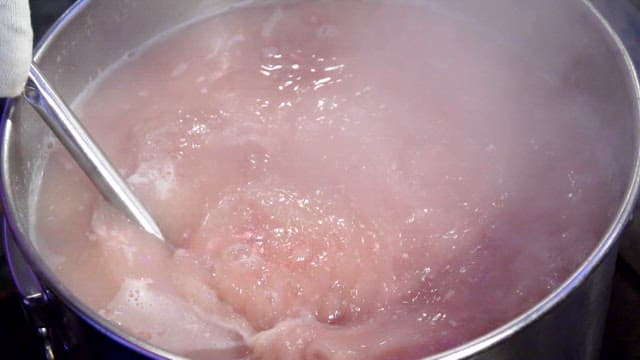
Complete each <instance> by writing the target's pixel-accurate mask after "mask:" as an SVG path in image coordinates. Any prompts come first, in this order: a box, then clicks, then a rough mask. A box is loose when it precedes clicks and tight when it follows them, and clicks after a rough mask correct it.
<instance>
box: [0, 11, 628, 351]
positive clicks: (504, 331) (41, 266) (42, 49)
mask: <svg viewBox="0 0 640 360" xmlns="http://www.w3.org/2000/svg"><path fill="white" fill-rule="evenodd" d="M92 1H93V0H79V1H77V2H75V3H74V4H73V5H71V7H70V8H69V9H68V10H67V11H66V12H65V13H64V14H63V15H62V16H61V17H60V18H58V20H57V21H56V22H55V23H54V24H53V25H52V26H51V28H50V29H49V30H48V31H47V32H46V34H45V35H44V36H43V37H42V39H41V40H40V41H39V42H38V44H37V46H36V47H35V49H34V58H33V61H34V62H36V63H37V62H38V61H39V60H40V59H41V58H42V56H44V54H45V53H46V51H47V49H48V48H49V46H50V44H51V43H52V42H53V41H54V40H55V39H56V38H57V37H58V35H59V33H60V31H61V30H62V29H63V28H65V27H66V26H67V25H68V24H69V23H70V22H71V21H72V20H73V19H75V18H76V17H77V16H81V14H82V12H83V10H84V9H85V7H87V6H88V5H89V3H91V2H92ZM578 1H579V2H580V3H582V4H583V5H584V6H586V7H587V8H588V9H589V11H590V13H591V15H592V16H593V17H594V25H595V26H600V27H602V31H604V32H605V35H606V36H607V37H608V38H609V39H608V40H609V41H611V43H612V45H613V46H615V48H616V49H617V50H618V52H619V58H618V59H617V60H618V61H620V60H622V63H621V64H619V66H623V67H624V70H625V72H626V77H627V81H628V84H626V86H627V87H628V88H629V90H630V91H631V94H630V95H631V96H632V97H633V99H634V101H633V107H634V109H633V110H634V118H635V119H634V124H635V130H636V134H640V82H639V80H638V76H637V73H636V71H635V66H634V64H633V61H632V60H631V57H630V55H629V53H628V51H627V49H626V48H625V46H624V44H623V42H622V40H621V39H620V37H619V36H618V35H617V33H616V32H615V31H614V30H613V28H612V26H611V25H610V24H609V22H608V21H607V20H606V19H605V18H604V16H603V15H602V14H601V13H600V12H599V11H598V10H597V9H596V8H595V6H594V5H592V4H591V3H590V2H589V1H588V0H578ZM17 101H22V100H20V99H19V98H13V99H7V102H6V104H5V109H4V112H3V113H2V117H1V118H0V119H1V120H2V122H3V123H2V124H0V127H1V128H0V131H1V132H2V135H1V138H0V140H1V141H2V144H1V145H0V159H2V165H1V170H2V174H1V181H2V188H1V189H0V190H1V191H0V196H1V200H2V203H3V205H4V208H5V209H6V210H8V211H6V212H5V216H6V218H7V220H8V222H9V225H10V227H11V229H12V231H13V233H14V235H15V237H16V240H17V241H16V243H17V245H18V248H19V249H20V250H21V252H22V253H23V255H24V256H25V259H26V261H27V263H28V264H29V265H30V266H31V267H32V269H33V270H34V272H35V273H36V275H37V276H38V278H40V279H43V280H44V283H45V284H46V285H48V286H46V287H51V288H53V289H54V290H53V292H54V294H55V295H56V296H58V297H60V298H61V299H63V300H64V302H65V304H66V305H67V306H69V307H70V308H71V309H72V310H73V311H74V312H75V313H76V314H78V315H79V316H80V317H81V318H83V319H84V320H85V321H86V322H88V323H89V324H90V325H91V326H93V327H94V328H96V329H97V330H99V331H100V332H102V333H103V334H105V335H106V336H108V337H109V338H111V339H113V340H115V341H117V342H118V343H120V344H122V345H124V346H125V347H128V348H131V349H133V350H135V351H137V352H139V353H141V354H144V355H146V356H149V357H151V358H170V359H183V357H180V356H177V355H175V354H172V353H170V352H168V351H166V350H163V349H161V348H159V347H157V346H155V345H152V344H149V343H147V342H145V341H143V340H141V339H139V338H137V337H135V336H133V335H131V334H129V333H128V332H126V331H125V330H123V329H121V328H119V327H118V326H116V325H115V324H113V323H112V322H111V321H108V320H107V319H105V318H103V317H102V316H100V315H99V314H98V313H96V312H95V311H93V310H92V309H90V308H89V307H88V306H87V305H85V304H84V303H83V302H82V301H81V300H80V299H79V298H78V297H76V296H75V295H74V294H73V293H71V291H70V290H69V289H68V288H67V287H66V286H65V285H64V284H63V283H62V282H61V281H60V280H59V279H58V278H57V277H56V276H55V274H54V273H53V271H52V270H51V269H50V268H49V266H48V265H47V264H46V263H45V262H44V260H43V259H42V258H41V257H40V256H39V255H38V252H37V250H36V248H35V246H34V244H33V243H32V242H31V241H28V240H27V239H28V238H29V236H28V233H29V232H28V230H27V229H25V228H24V227H23V226H21V224H20V223H19V221H18V219H17V218H16V216H15V209H16V206H15V199H14V198H13V196H12V195H11V191H10V190H11V186H10V185H11V184H12V181H11V178H10V176H9V173H10V170H9V168H8V161H7V156H8V155H7V154H8V153H9V141H8V140H9V135H10V134H11V132H12V119H11V118H12V114H13V110H14V107H15V104H16V102H17ZM634 152H635V157H634V165H633V171H632V172H631V175H630V176H631V179H629V180H630V181H629V186H628V188H627V190H626V192H625V195H624V198H623V200H622V202H621V204H620V206H619V208H618V210H617V212H616V216H615V217H614V219H613V220H612V222H611V224H610V225H609V227H608V229H607V231H606V233H605V234H604V235H603V236H602V238H601V240H600V241H599V242H598V245H597V246H596V248H595V249H594V250H593V251H592V252H591V254H590V255H589V257H588V258H587V259H586V260H584V261H583V263H582V264H581V265H580V267H579V268H578V269H576V270H575V271H574V272H573V274H571V275H570V276H569V277H568V278H567V279H566V280H565V281H564V282H563V283H562V284H561V285H560V286H559V287H558V288H557V289H556V290H554V291H553V292H551V293H550V294H549V295H547V296H546V297H545V298H544V299H542V300H541V301H539V302H538V303H536V305H534V306H533V307H531V308H529V310H527V311H526V312H524V313H522V314H521V315H519V316H517V317H515V318H513V319H512V320H510V321H508V322H507V323H505V324H503V325H501V326H500V327H498V328H496V329H494V330H492V331H490V332H488V333H486V334H484V335H482V336H480V337H477V338H475V339H473V340H471V341H468V342H466V343H464V344H462V345H459V346H457V347H454V348H452V349H449V350H446V351H443V352H440V353H437V354H433V355H430V356H427V357H426V358H425V359H446V360H451V359H460V358H467V357H470V356H472V355H475V354H480V353H482V352H483V351H486V350H488V349H490V348H492V347H494V346H496V345H498V344H499V343H501V342H502V341H504V340H506V339H508V338H509V337H511V336H512V335H513V334H515V333H517V332H519V331H520V330H522V329H523V328H525V327H527V326H529V325H530V324H531V323H533V322H534V321H535V320H537V319H539V318H541V317H542V316H544V315H545V314H547V313H548V312H549V311H551V310H552V309H553V308H554V307H556V306H557V305H558V304H559V303H560V302H562V301H563V300H564V299H565V298H566V297H567V296H568V295H569V294H570V293H571V291H572V290H573V289H574V288H576V287H578V286H579V285H581V284H582V283H584V282H585V281H586V279H587V278H588V276H589V275H590V274H591V273H592V271H593V270H594V269H595V268H596V267H597V266H598V265H599V264H600V263H601V262H602V261H603V259H604V258H605V256H606V255H607V254H608V253H609V252H610V251H611V250H612V248H614V246H615V243H616V241H617V239H618V238H619V236H620V234H621V232H622V231H623V229H624V228H625V226H626V224H627V222H628V221H629V220H630V218H631V215H632V211H633V209H634V205H635V201H636V198H637V197H638V191H639V188H640V141H639V140H638V139H637V138H636V139H635V141H634Z"/></svg>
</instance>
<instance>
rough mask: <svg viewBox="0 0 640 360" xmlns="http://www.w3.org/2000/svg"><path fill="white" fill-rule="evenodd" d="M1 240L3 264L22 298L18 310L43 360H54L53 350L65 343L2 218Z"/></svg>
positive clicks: (62, 346)
mask: <svg viewBox="0 0 640 360" xmlns="http://www.w3.org/2000/svg"><path fill="white" fill-rule="evenodd" d="M2 236H3V239H4V246H5V251H6V253H7V257H6V258H7V263H8V265H9V270H10V272H11V276H12V278H13V281H14V283H15V285H16V287H17V289H18V292H19V293H20V296H21V297H22V308H23V310H24V313H25V316H26V318H27V320H28V321H29V323H30V324H31V325H32V326H33V327H34V328H35V329H36V331H37V333H38V335H39V337H40V338H41V339H42V342H43V345H44V355H45V357H46V359H47V360H54V359H56V356H55V353H58V352H57V351H55V350H56V349H58V348H59V347H60V348H62V349H63V348H65V347H66V346H64V343H65V341H63V339H62V337H61V336H60V334H59V333H60V332H59V331H58V333H56V331H54V329H55V328H56V327H55V326H53V325H54V323H55V322H56V321H55V320H54V318H55V316H54V311H52V310H53V309H51V306H50V301H49V296H48V295H47V290H46V289H45V288H44V287H43V286H42V285H41V284H40V281H39V280H38V278H37V277H36V275H35V274H34V272H33V271H32V270H31V267H30V266H29V265H28V264H27V262H26V260H25V259H24V256H23V255H22V252H21V251H20V249H19V248H18V246H17V244H16V241H15V237H14V235H13V232H12V231H11V228H10V227H9V224H8V222H7V220H6V218H4V217H3V218H2Z"/></svg>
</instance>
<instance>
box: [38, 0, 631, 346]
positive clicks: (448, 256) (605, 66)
mask: <svg viewBox="0 0 640 360" xmlns="http://www.w3.org/2000/svg"><path fill="white" fill-rule="evenodd" d="M593 21H594V18H593V17H592V15H591V14H590V13H589V10H588V9H586V8H585V7H583V6H582V4H581V3H580V2H579V1H564V2H561V3H558V1H552V0H542V1H536V2H527V3H522V2H521V1H516V0H492V1H483V2H478V1H470V0H469V1H458V2H452V1H444V0H443V1H435V0H434V1H424V2H416V1H403V2H391V1H369V2H361V1H300V2H286V3H284V4H282V5H279V6H275V5H273V4H262V5H261V4H255V5H253V6H248V7H246V8H239V9H235V10H233V11H230V12H229V13H226V14H223V15H220V16H219V17H214V18H211V19H207V20H204V21H201V22H198V23H195V24H193V25H190V26H188V27H185V28H183V29H182V30H181V31H180V32H177V33H175V34H174V35H171V36H165V37H163V39H162V41H158V42H156V43H153V41H152V42H151V43H150V45H148V46H147V47H146V48H145V50H144V51H140V52H138V53H137V55H136V56H135V57H134V58H131V59H128V60H126V61H125V62H123V63H121V64H120V65H119V66H118V67H115V68H113V69H111V70H110V72H109V73H108V74H105V75H104V76H102V77H101V79H100V81H99V82H98V83H96V84H94V85H92V90H91V96H86V97H84V98H83V101H82V104H81V107H82V112H83V114H84V115H85V116H84V117H85V118H87V119H92V122H91V123H90V124H88V126H89V127H90V128H91V129H92V132H93V133H94V134H102V135H103V136H104V140H103V141H104V144H105V147H106V148H107V149H106V150H107V153H109V154H112V157H113V159H114V160H115V162H116V164H117V165H118V167H119V168H120V169H122V170H123V172H124V173H125V176H126V177H127V178H128V179H129V181H130V183H131V185H132V186H133V187H134V188H135V189H136V191H137V192H138V193H139V194H140V196H141V197H142V198H143V200H144V201H145V203H146V204H147V205H148V207H150V208H151V209H152V211H153V213H154V216H156V217H157V219H158V221H159V223H160V224H163V228H166V229H167V230H166V234H168V237H169V238H170V240H171V241H172V242H173V243H174V246H175V247H177V248H179V250H178V251H176V253H175V254H171V253H170V252H169V251H167V249H158V246H161V245H159V244H156V245H150V244H149V243H147V242H145V240H144V239H139V237H140V236H141V235H139V234H138V235H136V231H135V229H133V230H132V229H131V227H130V225H127V224H123V223H121V222H120V220H118V219H117V218H114V217H113V216H105V215H104V208H103V206H102V205H100V202H99V201H98V200H96V198H95V195H94V194H90V193H89V192H88V191H87V192H85V193H83V194H84V195H86V196H84V197H83V196H82V194H81V193H78V191H77V186H74V182H70V181H67V182H65V179H75V182H76V183H77V181H78V180H77V178H76V177H75V176H77V175H74V174H75V171H76V170H75V169H60V168H58V167H56V160H55V159H56V158H57V157H59V156H60V154H54V155H53V156H52V158H53V160H52V162H51V164H50V169H49V170H50V172H51V174H53V175H55V176H53V175H51V176H49V177H47V178H46V179H45V184H44V189H43V196H42V200H41V201H42V203H41V209H40V212H41V219H42V220H41V221H42V224H41V226H42V229H43V231H49V232H51V234H52V236H51V237H50V238H51V239H52V240H51V242H50V243H49V244H48V248H50V249H51V251H52V252H53V253H59V254H60V255H63V256H64V257H65V258H66V259H67V260H66V261H65V262H64V263H62V264H58V268H59V269H60V274H61V276H62V277H65V274H69V273H73V272H86V269H85V267H86V266H87V264H88V263H90V264H92V263H93V262H92V261H87V260H86V258H90V259H98V261H100V262H101V263H102V264H104V269H103V270H100V271H99V272H98V273H99V274H97V275H95V276H96V277H98V278H100V281H93V282H88V281H86V280H83V279H78V278H70V279H66V280H67V281H69V286H70V287H71V288H72V289H76V291H77V292H79V293H83V294H87V293H91V290H92V289H93V290H95V291H98V290H97V289H98V288H100V289H101V290H100V291H101V292H102V293H104V294H106V295H105V296H104V298H101V299H98V300H96V299H95V298H92V299H88V300H87V301H88V302H89V303H90V304H91V305H92V306H93V307H95V308H97V309H101V310H102V313H103V314H104V316H105V317H107V318H110V319H111V320H112V321H116V322H118V323H119V324H121V325H122V326H123V327H124V328H126V329H129V330H130V331H133V332H135V333H136V334H138V336H143V337H145V338H146V339H147V340H149V341H151V342H153V343H156V344H157V345H159V346H161V347H166V348H168V349H169V350H172V351H176V352H181V353H194V352H197V353H203V354H204V353H205V352H206V351H215V349H216V347H218V348H222V350H224V351H226V352H227V354H229V357H232V356H241V355H242V356H244V355H246V351H254V352H255V354H256V355H258V356H259V355H261V354H267V355H265V356H269V355H268V354H271V352H270V351H271V350H273V351H276V353H277V354H278V355H277V356H280V357H283V358H284V357H290V358H300V357H302V356H306V355H307V356H323V357H324V356H326V357H341V358H371V357H375V356H383V357H395V356H406V357H417V356H422V355H426V354H431V353H435V352H438V351H441V350H444V349H446V348H450V347H453V346H455V345H458V344H461V343H463V342H465V341H468V340H470V339H472V338H474V337H476V336H479V335H481V334H484V333H485V332H487V331H489V330H491V329H494V328H495V327H497V326H499V325H501V324H503V323H505V322H506V321H508V320H510V319H511V318H513V317H514V316H516V315H518V314H519V313H522V312H523V311H526V310H527V309H528V308H529V307H530V306H532V305H533V304H535V303H536V302H537V301H539V300H540V299H542V298H543V297H544V296H546V295H547V294H549V293H550V292H551V291H552V290H553V289H555V288H556V287H557V286H559V285H560V284H561V283H562V282H563V281H565V279H567V277H568V276H569V275H570V274H571V273H572V272H573V271H575V270H576V268H577V267H578V266H579V264H580V263H581V262H582V261H583V260H584V259H585V258H586V256H587V255H588V254H589V252H590V251H592V249H593V248H594V246H595V245H596V243H597V241H598V240H599V238H600V237H601V236H602V235H603V233H604V231H605V230H606V226H607V224H608V222H610V221H611V219H612V217H613V216H614V215H615V210H616V206H617V205H618V203H619V201H620V199H621V196H622V194H621V190H620V189H624V186H625V183H624V179H625V175H626V173H627V172H628V170H627V165H628V164H626V163H625V162H624V160H623V157H621V156H620V154H621V153H624V152H625V151H627V150H628V149H629V147H630V146H631V144H632V137H630V136H629V133H630V131H629V129H627V128H625V127H624V126H612V124H618V123H617V122H618V121H620V119H625V118H626V117H627V116H628V113H627V109H629V107H628V104H627V103H626V101H628V99H627V97H626V93H625V89H624V88H622V87H620V83H621V80H620V79H621V76H622V75H621V74H620V72H619V70H618V68H617V67H615V66H612V63H611V59H612V56H615V55H614V54H615V52H616V50H615V48H613V47H611V45H610V43H609V42H608V39H607V38H606V34H605V33H604V32H602V31H601V30H602V29H601V28H599V27H598V26H594V25H593ZM123 84H126V86H123ZM202 89H206V91H202ZM131 119H135V121H132V120H131ZM131 149H135V151H132V150H131ZM178 189H179V191H178ZM47 194H48V195H47ZM60 194H71V195H70V199H73V200H74V201H81V200H82V201H84V202H83V204H84V208H85V209H86V207H92V208H93V209H94V215H92V217H89V215H87V212H86V211H84V212H83V211H81V210H80V209H75V208H73V207H68V208H67V207H64V208H63V210H64V214H65V216H66V218H70V219H74V220H75V223H74V224H75V226H76V228H74V233H81V234H90V236H91V239H92V241H91V242H88V241H85V239H84V238H83V237H82V236H77V235H76V236H75V237H73V238H71V240H70V239H69V238H66V237H65V238H56V236H55V235H53V234H55V230H56V228H57V227H59V226H60V224H61V223H65V221H64V219H62V221H61V219H60V216H53V214H52V213H53V212H54V210H53V208H52V206H54V205H57V201H58V200H59V199H60V196H61V195H60ZM89 194H90V195H89ZM87 199H90V200H87ZM105 229H107V230H108V231H107V230H105ZM147 240H148V239H147ZM149 246H151V248H152V249H153V251H150V250H149V249H150V248H149ZM78 249H81V250H78ZM145 249H146V250H145ZM76 251H80V252H84V253H86V254H88V255H86V256H85V259H84V260H83V261H77V262H74V260H73V259H74V256H71V255H70V254H71V253H73V252H76ZM58 261H59V260H58ZM67 276H68V275H67ZM83 281H84V282H83ZM101 284H108V285H107V286H106V289H102V285H101ZM136 289H137V290H136ZM132 291H133V292H135V293H136V294H142V295H144V296H142V295H141V297H140V298H138V297H135V296H133V297H131V296H130V293H131V292H132ZM202 294H206V296H203V295H202ZM134 298H135V299H134ZM142 298H143V300H140V299H142ZM132 299H133V300H132ZM141 304H143V305H144V306H142V307H143V309H142V311H137V310H136V309H137V308H140V307H141ZM145 304H146V305H145ZM175 308H179V309H178V310H176V309H175ZM138 310H139V309H138ZM203 314H209V315H211V314H213V315H212V316H210V317H208V316H205V315H203ZM165 315H166V316H165ZM150 321H151V322H152V325H153V334H149V333H148V332H144V331H142V330H141V329H140V326H139V325H140V323H145V324H146V323H147V322H150ZM180 326H183V327H185V329H183V328H182V327H180ZM163 327H166V330H167V331H164V328H163ZM183 330H184V331H183ZM197 333H203V334H206V336H204V337H202V338H197V337H196V336H195V334H197ZM172 334H173V335H175V336H173V335H172ZM176 334H177V335H176ZM168 337H169V338H168ZM203 339H206V341H204V343H203ZM207 345H209V347H207ZM245 346H249V347H250V348H251V350H248V348H245ZM354 349H367V350H366V351H364V350H358V351H356V350H354ZM232 353H233V355H232ZM239 354H240V355H239Z"/></svg>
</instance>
